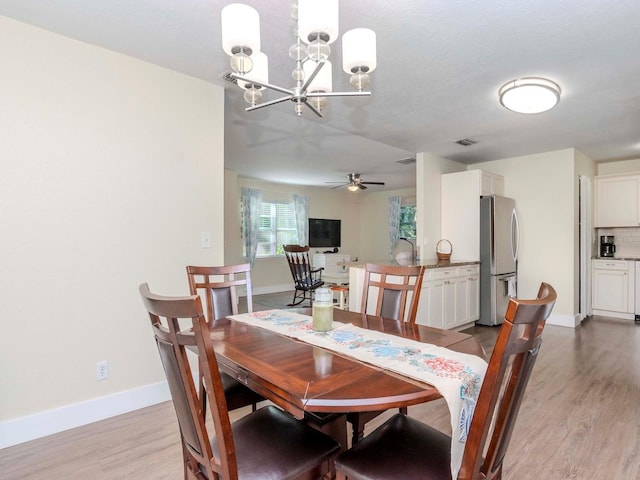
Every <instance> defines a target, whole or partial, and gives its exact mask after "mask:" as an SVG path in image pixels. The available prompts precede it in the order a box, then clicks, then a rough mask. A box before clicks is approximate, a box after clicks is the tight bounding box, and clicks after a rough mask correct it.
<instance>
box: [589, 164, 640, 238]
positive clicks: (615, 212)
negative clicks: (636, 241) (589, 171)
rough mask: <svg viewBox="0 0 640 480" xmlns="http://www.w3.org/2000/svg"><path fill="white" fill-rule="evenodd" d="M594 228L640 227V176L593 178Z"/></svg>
mask: <svg viewBox="0 0 640 480" xmlns="http://www.w3.org/2000/svg"><path fill="white" fill-rule="evenodd" d="M595 199H596V202H595V203H596V204H595V227H596V228H602V227H637V226H638V225H640V174H638V175H616V176H610V177H609V176H607V177H596V178H595Z"/></svg>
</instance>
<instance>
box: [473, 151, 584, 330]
mask: <svg viewBox="0 0 640 480" xmlns="http://www.w3.org/2000/svg"><path fill="white" fill-rule="evenodd" d="M476 167H480V168H482V169H483V170H487V171H489V172H493V173H497V174H499V175H503V176H504V177H505V196H507V197H512V198H514V199H515V200H516V209H517V211H518V216H519V220H520V256H519V262H518V289H519V291H518V296H519V297H521V298H534V297H535V295H536V293H537V291H538V287H539V286H540V282H542V281H545V282H548V283H550V284H551V285H553V287H554V288H555V289H556V291H557V292H558V300H557V301H556V305H555V307H554V311H553V315H554V316H556V317H564V318H566V319H567V320H569V319H573V318H574V317H575V316H576V315H577V314H578V306H577V300H576V299H577V296H578V284H577V282H576V275H575V272H576V269H577V263H576V260H575V259H576V256H575V255H576V250H577V245H578V238H577V223H578V217H577V213H576V201H577V176H576V171H575V150H574V149H566V150H558V151H554V152H545V153H541V154H537V155H526V156H522V157H515V158H506V159H501V160H495V161H491V162H484V163H482V164H479V165H476Z"/></svg>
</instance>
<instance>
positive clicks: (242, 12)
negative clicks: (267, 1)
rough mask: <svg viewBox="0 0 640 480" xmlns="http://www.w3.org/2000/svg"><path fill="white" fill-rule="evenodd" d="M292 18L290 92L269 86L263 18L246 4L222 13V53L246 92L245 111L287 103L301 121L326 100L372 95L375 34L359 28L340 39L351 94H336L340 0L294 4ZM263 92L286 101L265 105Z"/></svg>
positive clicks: (302, 0) (318, 111)
mask: <svg viewBox="0 0 640 480" xmlns="http://www.w3.org/2000/svg"><path fill="white" fill-rule="evenodd" d="M291 16H292V18H293V21H294V22H295V27H296V29H295V31H296V33H295V43H294V44H293V45H292V46H291V47H290V48H289V57H290V58H291V59H292V60H294V61H295V67H294V69H293V72H292V74H291V76H292V78H293V80H294V82H295V86H294V87H293V88H291V89H288V88H283V87H279V86H277V85H273V84H270V83H269V74H268V59H267V56H266V55H264V54H263V53H261V51H260V48H261V46H260V18H259V15H258V12H257V11H256V10H255V9H254V8H253V7H250V6H248V5H244V4H241V3H232V4H229V5H227V6H226V7H224V8H223V9H222V13H221V20H222V48H223V50H224V52H225V53H226V54H227V55H229V56H230V57H231V60H230V64H231V69H232V73H230V74H229V76H230V77H231V78H232V79H235V80H236V81H237V82H238V86H240V88H243V89H244V90H245V93H244V99H245V101H246V102H247V103H249V104H250V106H249V107H247V108H246V109H245V110H246V111H252V110H256V109H258V108H263V107H268V106H270V105H276V104H278V103H281V102H285V101H287V100H289V101H291V102H293V103H294V110H295V112H296V114H297V115H298V116H300V115H302V112H303V110H304V107H305V106H306V107H307V108H309V110H311V111H312V112H313V113H315V114H316V115H317V116H319V117H322V116H323V115H322V113H321V111H322V110H323V109H324V108H325V107H326V105H327V97H344V96H370V95H371V92H370V91H366V90H365V89H366V88H367V87H368V86H369V81H370V79H369V74H370V73H371V72H373V71H374V70H375V68H376V66H377V60H376V34H375V32H374V31H373V30H370V29H368V28H355V29H353V30H349V31H348V32H346V33H345V34H344V35H343V36H342V56H343V65H342V67H343V70H344V71H345V72H346V73H347V74H348V75H350V79H349V83H350V84H351V85H352V86H353V87H354V88H355V89H356V91H352V92H334V91H333V86H332V73H333V72H332V68H331V62H329V60H328V59H329V56H330V55H331V47H330V44H331V43H333V42H335V40H336V39H337V38H338V32H339V30H338V0H294V1H293V5H292V7H291ZM264 89H269V90H273V91H276V92H280V93H283V94H284V96H283V97H280V98H276V99H274V100H270V101H265V102H262V103H258V102H260V100H262V91H263V90H264Z"/></svg>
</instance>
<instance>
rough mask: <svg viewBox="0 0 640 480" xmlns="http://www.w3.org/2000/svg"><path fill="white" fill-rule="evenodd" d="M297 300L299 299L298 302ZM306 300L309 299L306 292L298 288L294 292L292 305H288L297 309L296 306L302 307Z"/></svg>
mask: <svg viewBox="0 0 640 480" xmlns="http://www.w3.org/2000/svg"><path fill="white" fill-rule="evenodd" d="M300 292H302V296H300ZM296 299H298V301H297V302H296ZM306 299H307V296H306V292H305V291H304V290H298V289H297V288H296V290H295V291H294V292H293V300H292V301H291V303H288V304H287V307H295V306H296V305H300V304H301V303H302V302H304V301H305V300H306Z"/></svg>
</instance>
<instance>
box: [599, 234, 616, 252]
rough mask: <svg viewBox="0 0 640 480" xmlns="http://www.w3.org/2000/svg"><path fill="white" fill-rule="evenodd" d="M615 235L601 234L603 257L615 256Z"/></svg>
mask: <svg viewBox="0 0 640 480" xmlns="http://www.w3.org/2000/svg"><path fill="white" fill-rule="evenodd" d="M613 238H614V237H613V235H601V236H600V256H601V257H613V254H614V253H616V246H615V245H614V243H613Z"/></svg>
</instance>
